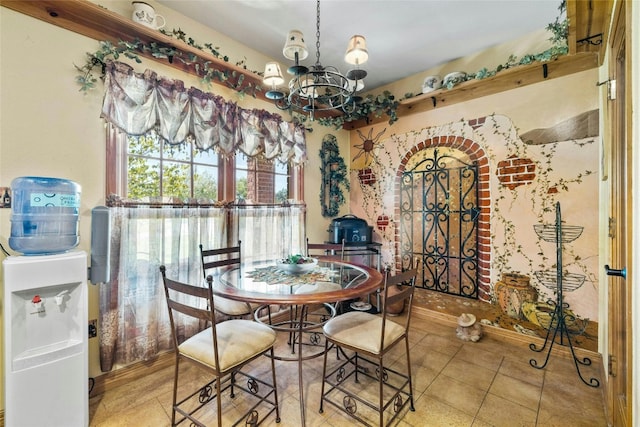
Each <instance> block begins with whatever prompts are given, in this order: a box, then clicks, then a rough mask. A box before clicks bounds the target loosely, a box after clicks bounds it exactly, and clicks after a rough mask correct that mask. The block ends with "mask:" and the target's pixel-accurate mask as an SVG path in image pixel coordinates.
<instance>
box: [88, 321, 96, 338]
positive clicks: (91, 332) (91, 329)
mask: <svg viewBox="0 0 640 427" xmlns="http://www.w3.org/2000/svg"><path fill="white" fill-rule="evenodd" d="M97 335H98V320H96V319H93V320H89V338H95V337H96V336H97Z"/></svg>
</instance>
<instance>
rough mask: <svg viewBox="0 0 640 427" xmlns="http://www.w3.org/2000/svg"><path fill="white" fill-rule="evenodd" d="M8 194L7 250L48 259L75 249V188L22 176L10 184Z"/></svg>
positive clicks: (57, 181) (64, 182)
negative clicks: (8, 223)
mask: <svg viewBox="0 0 640 427" xmlns="http://www.w3.org/2000/svg"><path fill="white" fill-rule="evenodd" d="M11 193H12V204H11V236H10V237H9V246H10V247H11V249H13V250H15V251H17V252H21V253H23V254H25V255H48V254H56V253H62V252H66V251H68V250H69V249H72V248H74V247H76V246H77V245H78V243H79V242H80V236H79V234H78V219H79V210H80V193H81V187H80V185H79V184H77V183H75V182H73V181H70V180H68V179H62V178H45V177H35V176H25V177H20V178H16V179H14V180H13V181H12V182H11Z"/></svg>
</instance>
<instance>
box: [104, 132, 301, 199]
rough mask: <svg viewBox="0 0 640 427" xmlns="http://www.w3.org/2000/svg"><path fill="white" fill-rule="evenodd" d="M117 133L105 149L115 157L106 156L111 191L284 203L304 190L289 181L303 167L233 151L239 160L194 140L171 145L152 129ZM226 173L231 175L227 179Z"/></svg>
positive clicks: (132, 196) (129, 195)
mask: <svg viewBox="0 0 640 427" xmlns="http://www.w3.org/2000/svg"><path fill="white" fill-rule="evenodd" d="M115 133H117V134H118V136H117V137H116V138H115V140H114V142H113V143H112V144H110V147H111V149H110V150H108V154H107V155H108V157H109V158H113V161H111V162H110V161H109V160H107V173H108V176H111V177H113V179H110V180H108V183H111V184H110V185H109V184H108V185H107V187H108V188H107V193H108V194H117V195H118V196H120V197H123V198H126V199H128V200H137V201H143V202H155V201H157V200H162V201H164V202H169V201H180V202H183V201H195V202H198V203H205V204H207V203H215V202H219V201H225V200H229V199H232V198H233V199H235V200H236V201H246V202H249V203H252V204H281V203H283V202H285V201H287V200H288V199H301V198H302V197H301V196H302V195H301V191H300V190H298V191H296V188H297V187H296V186H292V185H291V183H292V182H299V180H300V177H301V175H302V168H300V167H296V168H294V167H290V166H288V165H286V164H282V163H280V162H278V161H269V160H265V159H256V158H247V157H246V156H244V155H243V154H238V155H237V156H235V162H234V161H223V158H222V157H221V156H219V155H218V154H217V153H216V152H215V151H214V150H206V151H202V150H199V149H197V147H196V146H195V144H194V142H193V141H192V140H187V142H186V143H184V144H177V145H171V144H168V143H166V142H165V141H164V140H163V139H162V138H160V137H158V135H157V134H156V133H155V132H154V131H150V132H149V133H147V134H145V135H141V136H131V135H126V134H124V133H122V132H115ZM110 152H113V153H115V154H110ZM290 172H291V173H293V175H294V176H291V173H290ZM225 176H229V177H230V178H231V179H226V180H225V179H224V177H225ZM225 187H226V188H225ZM225 194H227V195H228V196H226V197H225Z"/></svg>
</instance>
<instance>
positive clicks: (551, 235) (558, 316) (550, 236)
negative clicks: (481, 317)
mask: <svg viewBox="0 0 640 427" xmlns="http://www.w3.org/2000/svg"><path fill="white" fill-rule="evenodd" d="M533 228H534V229H535V231H536V234H537V235H538V236H539V237H540V238H541V239H542V240H544V241H546V242H555V244H556V257H557V261H556V269H555V270H547V271H536V272H535V275H536V277H537V278H538V280H539V281H540V282H541V283H542V284H543V285H545V286H546V287H548V288H550V289H554V290H555V294H556V299H555V301H553V300H549V301H548V302H547V304H548V305H549V306H550V307H552V309H553V311H552V312H551V314H549V313H543V314H540V315H538V321H539V323H540V325H542V326H543V327H544V328H545V329H546V330H547V336H546V338H545V340H544V344H543V345H542V346H541V347H539V348H538V346H536V345H535V344H533V343H531V344H529V348H530V349H531V350H533V351H535V352H537V353H540V352H542V351H544V350H545V349H546V348H547V346H548V350H547V356H546V358H545V360H544V362H543V363H542V364H541V365H540V364H538V361H537V360H536V359H531V360H529V364H530V365H531V366H533V367H534V368H536V369H543V368H544V367H545V366H547V362H549V356H551V349H552V348H553V345H554V344H555V342H556V338H558V339H559V343H560V345H564V346H568V347H569V349H570V350H571V355H572V356H573V363H574V365H575V366H576V370H577V371H578V375H579V376H580V379H581V380H582V382H583V383H585V384H586V385H588V386H590V387H598V386H599V385H600V381H598V379H596V378H593V377H592V378H590V379H589V381H587V380H585V378H584V377H583V376H582V373H581V372H580V366H589V365H591V359H589V358H588V357H585V358H580V357H578V356H577V355H576V353H575V351H574V349H573V343H572V342H571V334H572V333H582V332H584V329H585V328H586V325H587V321H586V320H582V319H578V318H577V317H576V316H575V315H574V314H573V313H572V312H571V311H569V304H568V303H566V302H564V300H563V292H571V291H575V290H576V289H578V288H579V287H580V286H582V284H583V283H584V279H585V276H583V275H581V274H572V273H564V272H563V271H562V244H563V243H569V242H573V241H574V240H575V239H577V238H578V237H580V235H581V234H582V230H583V227H580V226H571V225H563V224H562V215H561V213H560V202H558V203H556V223H555V225H543V224H539V225H534V226H533ZM565 338H566V342H565Z"/></svg>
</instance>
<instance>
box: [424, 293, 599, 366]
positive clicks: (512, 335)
mask: <svg viewBox="0 0 640 427" xmlns="http://www.w3.org/2000/svg"><path fill="white" fill-rule="evenodd" d="M412 311H413V315H414V316H416V317H419V318H421V319H423V320H432V321H435V322H437V323H439V324H441V325H445V326H451V327H452V333H455V332H454V331H455V328H456V327H457V326H458V318H457V317H456V316H454V315H452V314H446V313H441V312H438V311H434V310H429V309H428V308H424V307H419V306H416V305H414V306H413V310H412ZM482 331H483V333H484V334H485V335H487V336H490V337H492V338H495V339H497V340H500V341H503V342H508V343H510V344H514V345H517V346H521V347H526V348H529V345H530V344H535V345H536V346H538V347H541V346H542V345H543V344H544V339H542V338H540V337H532V336H529V335H524V334H519V333H517V332H515V331H510V330H508V329H504V328H498V327H496V326H490V325H482ZM573 350H574V351H575V353H576V356H578V357H580V358H584V357H588V358H589V359H591V361H592V363H594V364H597V365H596V366H598V367H599V368H600V370H602V366H603V365H602V355H601V354H600V353H597V352H594V351H591V350H585V349H583V348H580V347H574V348H573ZM551 351H552V354H553V355H557V356H559V357H563V358H566V359H568V360H571V359H573V356H572V355H571V351H570V350H569V348H568V347H566V346H563V345H554V346H553V349H552V350H551ZM603 378H604V377H603Z"/></svg>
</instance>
